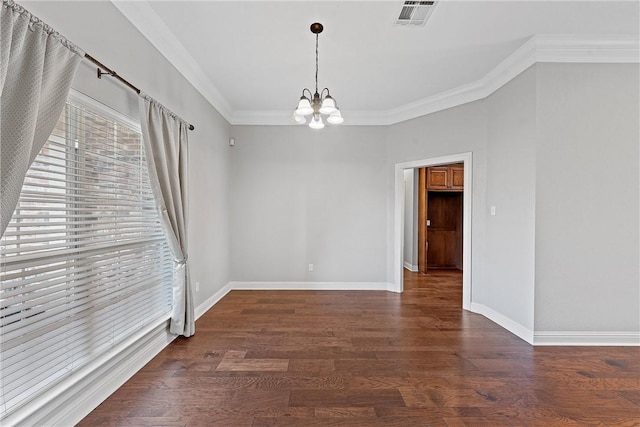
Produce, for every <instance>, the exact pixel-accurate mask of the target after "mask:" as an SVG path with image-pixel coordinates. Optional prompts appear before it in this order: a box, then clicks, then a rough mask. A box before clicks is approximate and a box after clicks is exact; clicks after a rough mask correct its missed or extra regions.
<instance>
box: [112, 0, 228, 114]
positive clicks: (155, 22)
mask: <svg viewBox="0 0 640 427" xmlns="http://www.w3.org/2000/svg"><path fill="white" fill-rule="evenodd" d="M111 3H112V4H113V5H114V6H115V7H116V9H118V10H119V11H120V13H121V14H122V15H123V16H124V17H125V18H127V19H128V20H129V22H131V24H133V26H134V27H136V28H137V29H138V31H140V33H142V35H143V36H144V37H146V39H147V40H149V41H150V42H151V44H152V45H153V46H154V47H155V48H156V49H157V50H158V52H160V53H161V54H162V55H163V56H164V57H165V58H167V60H168V61H169V62H170V63H171V65H173V66H174V67H175V68H176V69H177V70H178V72H180V74H182V75H183V76H184V77H185V78H186V79H187V81H188V82H189V83H191V84H192V85H193V87H194V88H195V89H196V90H197V91H198V92H200V93H201V94H202V96H204V97H205V99H206V100H207V101H208V102H209V103H210V104H211V105H212V106H213V107H214V108H215V109H216V110H218V112H219V113H220V114H221V115H222V117H224V118H225V119H226V120H227V121H228V122H231V117H232V116H233V109H232V108H231V104H229V102H228V101H227V100H226V99H225V97H224V96H223V95H222V92H220V90H218V88H217V87H216V86H215V85H214V84H213V83H212V82H211V80H210V79H209V76H208V75H207V73H205V72H204V70H203V69H202V67H200V65H199V64H198V63H197V62H196V60H195V59H194V58H193V57H192V56H191V55H190V54H189V52H187V50H186V49H185V48H184V46H183V45H182V43H180V41H178V39H177V38H176V36H175V35H174V34H173V33H172V32H171V30H170V29H169V27H167V25H166V24H165V23H164V21H163V20H162V18H160V17H159V16H158V14H157V13H156V12H155V10H153V8H152V7H151V5H150V4H149V2H147V1H120V0H111Z"/></svg>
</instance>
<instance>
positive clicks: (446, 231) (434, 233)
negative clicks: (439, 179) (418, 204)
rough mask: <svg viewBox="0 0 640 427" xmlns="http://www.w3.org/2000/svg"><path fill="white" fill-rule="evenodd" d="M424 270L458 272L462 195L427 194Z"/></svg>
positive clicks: (460, 248)
mask: <svg viewBox="0 0 640 427" xmlns="http://www.w3.org/2000/svg"><path fill="white" fill-rule="evenodd" d="M427 207H428V210H427V220H428V221H429V222H430V226H429V227H427V228H428V239H427V240H428V248H429V249H428V251H427V257H428V264H427V267H428V268H459V266H461V264H462V261H461V260H462V242H461V241H460V237H461V236H462V228H461V227H462V193H453V192H446V193H445V192H429V193H428V194H427Z"/></svg>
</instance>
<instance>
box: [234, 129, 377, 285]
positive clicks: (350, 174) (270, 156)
mask: <svg viewBox="0 0 640 427" xmlns="http://www.w3.org/2000/svg"><path fill="white" fill-rule="evenodd" d="M385 133H386V132H385V128H382V127H365V126H340V127H330V126H327V127H325V128H324V129H323V130H322V131H313V130H312V129H309V128H308V127H307V126H234V127H233V137H234V138H235V141H236V145H235V146H234V147H233V152H232V155H231V186H232V194H233V197H232V202H231V218H232V220H231V235H232V236H233V240H232V242H231V275H232V277H233V280H235V281H285V282H301V281H302V282H307V281H312V282H386V280H385V279H386V264H385V256H386V254H385V235H386V234H385V233H386V201H385V186H386V176H385V144H386V139H385ZM308 264H314V271H313V272H309V271H308Z"/></svg>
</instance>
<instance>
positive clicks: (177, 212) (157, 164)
mask: <svg viewBox="0 0 640 427" xmlns="http://www.w3.org/2000/svg"><path fill="white" fill-rule="evenodd" d="M139 105H140V122H141V125H142V136H143V139H144V146H145V155H146V157H147V165H148V167H149V179H150V181H151V189H152V191H153V194H154V196H155V199H156V204H157V207H158V210H159V212H160V219H161V221H162V226H163V228H164V231H165V235H166V236H167V239H168V241H169V247H170V248H171V251H172V252H173V256H174V257H175V268H174V275H173V313H172V315H171V327H170V331H171V333H174V334H176V335H184V336H185V337H189V336H191V335H193V334H194V333H195V318H194V306H193V290H192V289H191V284H190V282H189V264H188V262H187V259H188V257H187V172H188V169H187V168H188V166H189V165H188V148H187V127H188V124H187V123H185V122H184V121H182V120H181V119H180V118H179V117H177V116H176V115H175V114H173V113H172V112H171V111H169V110H167V109H166V108H164V107H163V106H162V105H160V104H158V103H157V102H155V101H154V100H153V99H151V98H150V97H149V96H147V95H145V94H143V93H141V94H140V101H139Z"/></svg>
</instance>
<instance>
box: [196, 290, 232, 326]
mask: <svg viewBox="0 0 640 427" xmlns="http://www.w3.org/2000/svg"><path fill="white" fill-rule="evenodd" d="M231 283H232V282H229V283H227V284H226V285H224V286H223V287H222V289H220V290H219V291H218V292H216V293H215V294H213V295H211V296H210V297H209V298H207V299H206V300H205V301H204V302H203V303H202V304H200V305H199V306H197V307H196V308H195V319H196V320H198V319H199V318H200V316H202V315H203V314H205V313H206V312H207V311H209V309H210V308H211V307H213V306H214V305H216V303H217V302H218V301H220V300H221V299H222V298H223V297H224V296H225V295H226V294H228V293H229V291H230V290H231Z"/></svg>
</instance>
